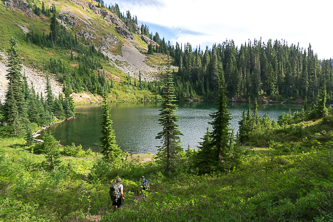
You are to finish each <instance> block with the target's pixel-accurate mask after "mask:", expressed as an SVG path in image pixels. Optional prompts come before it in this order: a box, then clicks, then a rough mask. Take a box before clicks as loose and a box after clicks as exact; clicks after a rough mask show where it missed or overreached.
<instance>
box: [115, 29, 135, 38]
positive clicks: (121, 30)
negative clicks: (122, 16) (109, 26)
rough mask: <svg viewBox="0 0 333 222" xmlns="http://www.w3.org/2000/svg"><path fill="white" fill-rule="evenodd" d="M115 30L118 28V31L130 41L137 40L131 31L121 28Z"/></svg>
mask: <svg viewBox="0 0 333 222" xmlns="http://www.w3.org/2000/svg"><path fill="white" fill-rule="evenodd" d="M115 28H116V31H117V32H118V33H119V34H120V35H122V36H124V37H125V38H126V39H129V40H134V39H135V38H134V35H133V34H132V33H131V32H130V31H128V30H127V29H124V28H123V27H121V26H116V27H115Z"/></svg>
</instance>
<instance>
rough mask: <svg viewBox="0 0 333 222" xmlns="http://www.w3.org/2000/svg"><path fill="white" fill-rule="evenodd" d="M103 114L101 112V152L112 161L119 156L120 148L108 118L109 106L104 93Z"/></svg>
mask: <svg viewBox="0 0 333 222" xmlns="http://www.w3.org/2000/svg"><path fill="white" fill-rule="evenodd" d="M103 103H104V104H103V106H102V110H103V114H102V122H101V126H102V137H101V138H100V141H101V148H102V151H101V153H102V154H103V155H104V158H105V159H107V160H109V161H114V160H116V159H117V158H119V157H120V156H121V153H122V152H121V149H120V148H119V147H118V146H117V144H116V136H115V133H114V130H113V129H112V124H113V122H112V120H111V119H110V112H109V106H108V104H107V97H106V95H104V100H103Z"/></svg>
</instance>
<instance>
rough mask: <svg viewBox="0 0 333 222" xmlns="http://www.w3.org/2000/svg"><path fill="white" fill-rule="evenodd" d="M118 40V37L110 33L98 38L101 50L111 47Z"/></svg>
mask: <svg viewBox="0 0 333 222" xmlns="http://www.w3.org/2000/svg"><path fill="white" fill-rule="evenodd" d="M119 42H120V41H119V39H118V38H117V37H116V36H115V35H112V34H111V33H110V34H109V35H107V36H104V37H103V38H101V39H100V43H99V47H101V50H108V49H111V47H112V45H117V44H118V43H119Z"/></svg>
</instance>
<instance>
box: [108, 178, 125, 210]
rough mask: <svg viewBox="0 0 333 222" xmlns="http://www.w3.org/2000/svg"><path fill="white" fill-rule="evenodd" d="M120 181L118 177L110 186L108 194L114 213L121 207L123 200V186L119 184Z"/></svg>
mask: <svg viewBox="0 0 333 222" xmlns="http://www.w3.org/2000/svg"><path fill="white" fill-rule="evenodd" d="M120 181H121V179H120V177H118V178H117V179H116V183H115V184H113V185H111V187H110V190H109V193H110V197H111V201H112V206H113V211H116V210H117V209H118V208H120V207H121V205H123V203H122V200H124V199H125V196H124V186H123V185H122V184H121V183H120Z"/></svg>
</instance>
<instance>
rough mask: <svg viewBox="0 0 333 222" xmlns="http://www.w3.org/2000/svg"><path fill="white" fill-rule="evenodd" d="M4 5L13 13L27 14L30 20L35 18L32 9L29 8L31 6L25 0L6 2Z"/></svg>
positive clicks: (8, 0)
mask: <svg viewBox="0 0 333 222" xmlns="http://www.w3.org/2000/svg"><path fill="white" fill-rule="evenodd" d="M4 4H5V5H7V6H8V8H10V9H11V10H13V11H19V12H23V13H25V14H26V16H28V17H29V18H33V17H35V14H34V13H33V11H32V8H29V4H28V3H27V2H26V1H25V0H4Z"/></svg>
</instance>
